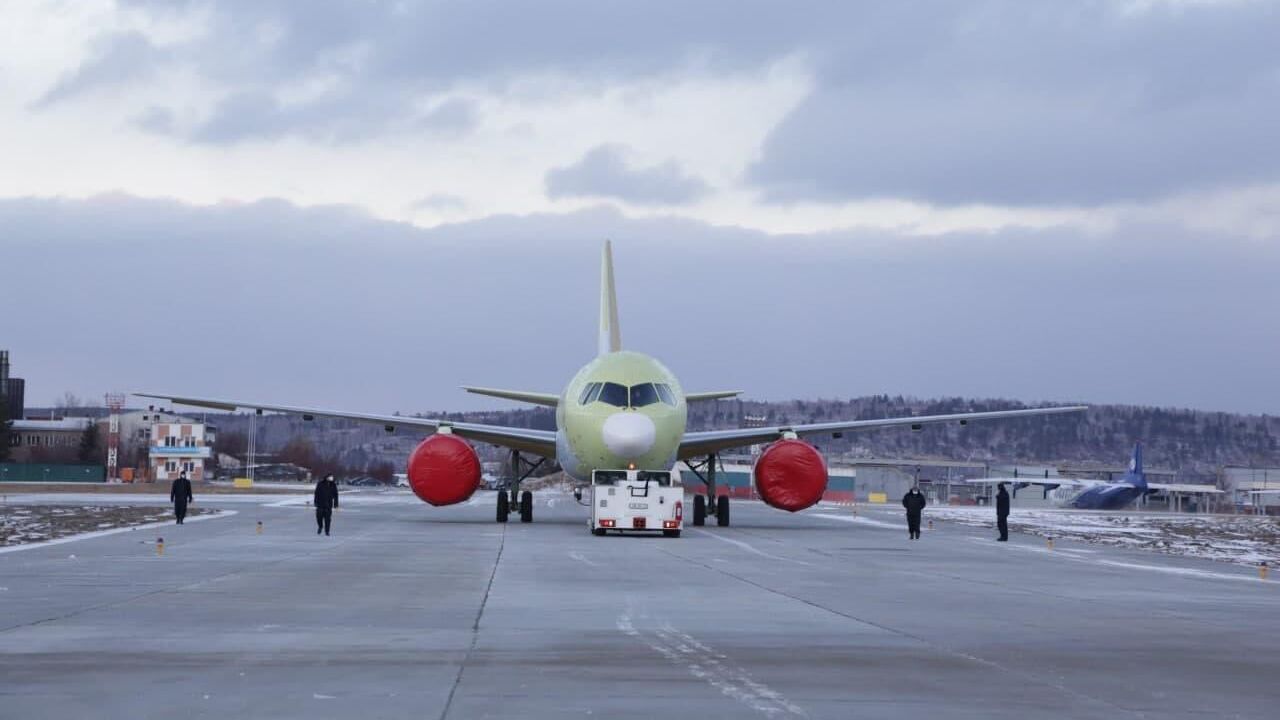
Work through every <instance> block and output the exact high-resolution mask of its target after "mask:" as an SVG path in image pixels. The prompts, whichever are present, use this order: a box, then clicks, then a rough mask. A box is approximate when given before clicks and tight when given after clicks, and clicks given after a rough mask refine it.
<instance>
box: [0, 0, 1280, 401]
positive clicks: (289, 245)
mask: <svg viewBox="0 0 1280 720" xmlns="http://www.w3.org/2000/svg"><path fill="white" fill-rule="evenodd" d="M1276 37H1280V3H1277V2H1272V1H1267V0H1106V1H1102V0H1099V1H1096V2H1084V1H1082V2H1060V1H1058V0H1053V1H1048V0H1046V1H1044V2H1037V1H1034V0H1008V1H1007V2H1002V1H1000V0H987V1H977V0H956V1H955V2H946V3H941V2H895V3H855V2H831V3H803V2H788V3H780V2H767V3H753V2H746V1H744V0H726V1H725V2H700V3H691V2H672V3H663V2H656V1H655V0H644V1H643V2H640V1H637V2H609V3H600V2H554V1H552V2H541V3H510V2H480V1H477V0H472V1H470V2H460V3H446V2H412V1H408V0H402V1H399V2H373V1H371V0H351V1H350V2H323V3H322V2H316V3H298V2H289V1H286V0H243V1H240V2H235V1H228V2H216V3H215V2H199V1H194V0H193V1H190V2H176V1H174V0H164V1H161V0H156V1H155V2H148V1H146V0H117V1H114V2H112V1H108V0H11V1H10V2H7V3H6V4H5V19H4V22H3V23H0V303H2V304H3V311H0V347H3V348H8V349H9V350H11V351H12V353H13V360H14V363H15V372H16V373H17V374H19V375H21V376H24V377H26V378H27V379H28V402H29V404H32V405H35V404H41V403H47V402H52V401H53V400H54V398H56V397H57V396H59V395H60V394H61V393H63V392H64V391H72V392H75V393H77V394H80V395H83V396H90V397H98V396H100V395H101V394H102V393H103V392H105V391H107V390H130V389H142V388H157V389H160V390H163V391H172V392H187V393H191V394H220V395H233V396H236V397H245V398H249V399H261V400H270V401H279V402H289V403H296V404H312V405H319V406H333V407H342V408H350V409H356V410H368V411H382V410H401V411H416V410H425V409H432V408H451V409H458V408H471V407H492V406H493V404H491V403H490V402H489V401H486V400H482V399H479V398H472V397H469V396H466V395H464V394H463V393H461V392H460V391H458V390H457V385H458V384H461V383H478V384H488V385H496V386H511V387H519V388H525V389H532V390H550V391H558V390H559V389H560V387H561V386H562V385H563V383H564V382H565V380H567V378H568V377H569V376H570V375H571V374H572V372H573V371H574V370H575V369H576V368H577V367H578V366H579V365H580V364H581V363H582V362H585V361H586V360H587V359H589V358H590V356H591V353H592V352H593V348H594V338H593V336H592V333H593V328H594V325H595V313H596V308H595V304H596V296H597V288H596V283H597V281H598V280H597V278H598V270H597V263H598V254H599V246H600V243H601V242H602V241H603V239H604V238H606V237H609V238H613V239H614V240H615V243H616V249H615V257H616V261H617V263H618V272H617V275H618V282H619V285H620V287H619V292H620V301H621V314H622V324H623V342H624V345H625V346H627V347H631V348H635V349H642V350H645V351H648V352H651V353H653V354H655V355H657V356H659V357H660V358H662V359H664V360H665V361H666V362H667V364H668V365H670V366H671V367H672V369H674V370H675V371H676V372H677V373H678V374H680V376H681V378H682V380H683V381H684V384H685V385H686V387H687V388H689V389H699V390H711V389H722V388H729V389H742V390H745V391H747V393H748V394H749V395H750V396H753V397H760V398H769V399H783V398H791V397H844V396H850V395H860V394H866V393H875V392H888V393H891V394H898V393H903V394H914V395H922V396H933V395H980V396H999V397H1012V398H1019V399H1023V400H1028V401H1036V400H1061V401H1069V400H1070V401H1074V400H1084V401H1091V402H1128V403H1142V404H1157V405H1175V406H1192V407H1198V408H1206V409H1223V410H1238V411H1249V412H1269V413H1275V412H1280V392H1278V391H1280V379H1277V377H1276V368H1277V364H1276V358H1280V323H1278V322H1277V320H1276V311H1277V308H1280V283H1277V282H1276V279H1277V277H1278V276H1280V141H1278V140H1277V135H1276V118H1277V117H1280V53H1277V52H1276V50H1275V38H1276ZM14 268H18V269H17V270H16V271H15V270H14Z"/></svg>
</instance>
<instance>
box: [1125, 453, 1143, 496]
mask: <svg viewBox="0 0 1280 720" xmlns="http://www.w3.org/2000/svg"><path fill="white" fill-rule="evenodd" d="M1124 479H1125V482H1128V483H1132V484H1133V485H1134V486H1135V487H1137V488H1138V489H1140V490H1146V489H1147V475H1146V473H1144V472H1142V443H1141V442H1138V443H1135V444H1134V446H1133V457H1132V458H1130V460H1129V472H1127V473H1125V474H1124Z"/></svg>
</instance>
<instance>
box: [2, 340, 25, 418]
mask: <svg viewBox="0 0 1280 720" xmlns="http://www.w3.org/2000/svg"><path fill="white" fill-rule="evenodd" d="M25 396H26V381H25V380H23V379H22V378H16V377H11V376H10V375H9V351H8V350H0V404H2V405H4V406H5V408H7V409H8V413H7V414H6V417H8V418H9V419H11V420H21V419H22V416H23V413H24V412H25V408H26V397H25Z"/></svg>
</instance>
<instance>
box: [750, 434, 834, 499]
mask: <svg viewBox="0 0 1280 720" xmlns="http://www.w3.org/2000/svg"><path fill="white" fill-rule="evenodd" d="M752 474H753V475H754V476H755V483H756V492H758V493H760V499H761V500H764V502H765V504H766V505H769V506H771V507H776V508H778V509H779V510H786V511H788V512H796V511H797V510H803V509H805V508H807V507H809V506H810V505H813V504H814V503H816V502H818V501H819V500H821V499H822V494H823V493H825V492H826V491H827V463H826V461H825V460H824V459H823V457H822V453H820V452H818V449H817V448H815V447H814V446H812V445H810V444H809V443H807V442H804V441H803V440H779V441H777V442H775V443H774V444H772V445H770V446H769V447H767V448H765V450H764V452H763V453H761V454H760V457H759V458H758V459H757V460H756V464H755V467H754V468H753V469H752Z"/></svg>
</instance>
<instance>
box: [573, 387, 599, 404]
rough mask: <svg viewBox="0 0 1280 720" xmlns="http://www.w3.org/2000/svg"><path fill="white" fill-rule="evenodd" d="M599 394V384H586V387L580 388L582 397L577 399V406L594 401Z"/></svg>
mask: <svg viewBox="0 0 1280 720" xmlns="http://www.w3.org/2000/svg"><path fill="white" fill-rule="evenodd" d="M599 394H600V383H598V382H597V383H587V386H586V387H584V388H582V395H580V396H579V397H578V404H579V405H586V404H588V403H590V402H592V401H594V400H595V399H596V396H597V395H599Z"/></svg>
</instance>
